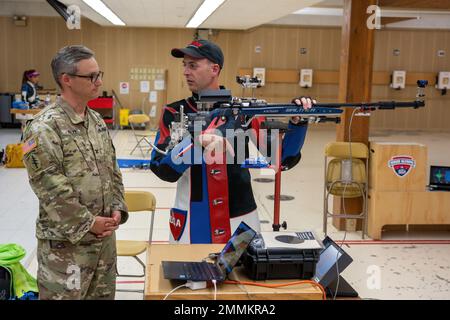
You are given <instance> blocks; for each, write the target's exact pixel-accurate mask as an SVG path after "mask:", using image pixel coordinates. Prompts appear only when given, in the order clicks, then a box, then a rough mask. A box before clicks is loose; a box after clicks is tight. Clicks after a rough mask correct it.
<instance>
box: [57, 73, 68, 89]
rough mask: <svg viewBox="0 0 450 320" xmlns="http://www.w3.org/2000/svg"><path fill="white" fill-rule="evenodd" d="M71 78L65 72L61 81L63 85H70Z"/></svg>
mask: <svg viewBox="0 0 450 320" xmlns="http://www.w3.org/2000/svg"><path fill="white" fill-rule="evenodd" d="M70 80H71V79H70V77H69V76H68V75H67V74H65V73H63V74H62V75H61V78H60V80H59V81H60V82H61V85H62V84H64V85H66V86H68V87H70Z"/></svg>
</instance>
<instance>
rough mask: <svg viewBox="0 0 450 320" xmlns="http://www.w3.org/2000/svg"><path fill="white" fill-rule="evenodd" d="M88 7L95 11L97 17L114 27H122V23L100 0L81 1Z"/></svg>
mask: <svg viewBox="0 0 450 320" xmlns="http://www.w3.org/2000/svg"><path fill="white" fill-rule="evenodd" d="M83 2H84V3H86V4H87V5H88V6H89V7H91V8H92V9H93V10H95V11H96V12H97V13H98V14H99V15H101V16H103V17H104V18H105V19H106V20H108V21H109V22H111V23H112V24H114V25H116V26H124V25H125V22H123V21H122V20H121V19H120V18H119V17H118V16H117V15H116V14H115V13H114V12H112V11H111V9H109V8H108V7H107V6H106V5H105V4H104V3H103V2H102V1H101V0H83Z"/></svg>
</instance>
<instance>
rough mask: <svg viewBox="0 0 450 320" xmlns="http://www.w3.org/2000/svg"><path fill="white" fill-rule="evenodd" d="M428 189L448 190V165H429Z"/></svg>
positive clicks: (449, 178)
mask: <svg viewBox="0 0 450 320" xmlns="http://www.w3.org/2000/svg"><path fill="white" fill-rule="evenodd" d="M429 188H430V190H432V191H433V190H439V191H450V167H444V166H430V183H429Z"/></svg>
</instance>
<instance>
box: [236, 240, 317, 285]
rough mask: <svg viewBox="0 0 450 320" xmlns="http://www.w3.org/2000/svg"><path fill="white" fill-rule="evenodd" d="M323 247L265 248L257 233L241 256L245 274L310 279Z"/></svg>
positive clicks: (260, 276) (254, 276)
mask: <svg viewBox="0 0 450 320" xmlns="http://www.w3.org/2000/svg"><path fill="white" fill-rule="evenodd" d="M322 250H323V249H322V248H318V249H298V248H288V247H279V248H277V247H274V248H266V247H265V245H264V241H263V240H262V238H261V237H260V236H259V235H258V236H257V238H255V239H254V240H253V241H252V243H251V244H250V245H249V246H248V248H247V250H246V252H244V254H243V256H242V263H243V265H244V267H245V270H246V273H247V275H248V276H249V277H250V278H251V279H253V280H268V279H302V280H303V279H311V278H312V277H313V276H314V274H315V272H316V264H317V262H318V261H319V258H320V253H321V251H322Z"/></svg>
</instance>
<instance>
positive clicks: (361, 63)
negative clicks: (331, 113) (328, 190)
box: [333, 0, 376, 230]
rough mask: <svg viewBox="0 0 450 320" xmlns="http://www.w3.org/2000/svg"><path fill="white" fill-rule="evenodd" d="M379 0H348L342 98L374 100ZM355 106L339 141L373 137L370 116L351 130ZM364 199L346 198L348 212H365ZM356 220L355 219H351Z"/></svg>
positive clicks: (340, 223) (337, 222)
mask: <svg viewBox="0 0 450 320" xmlns="http://www.w3.org/2000/svg"><path fill="white" fill-rule="evenodd" d="M375 4H376V0H344V24H343V26H342V40H341V66H340V73H339V101H340V102H369V101H370V100H371V88H372V67H373V54H374V31H375V30H374V28H369V27H368V25H367V21H368V19H369V17H370V15H371V14H374V13H369V14H368V13H367V8H368V7H369V6H371V5H375ZM353 110H354V109H353V108H345V110H344V114H343V116H342V117H341V124H339V125H338V126H337V128H336V141H352V142H363V143H365V144H368V141H369V117H367V116H366V117H360V116H355V117H353V120H352V123H351V132H350V131H349V127H350V121H351V116H352V112H353ZM334 198H335V200H334V212H335V213H343V212H344V211H343V207H342V205H343V201H342V199H340V198H338V197H334ZM361 207H362V199H361V198H355V199H346V200H345V213H346V214H352V213H359V212H361ZM351 220H353V219H351ZM353 221H357V222H358V223H357V227H356V229H357V230H361V227H362V224H361V220H353ZM333 225H334V226H335V227H336V228H338V229H339V230H343V229H345V219H336V218H334V219H333Z"/></svg>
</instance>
